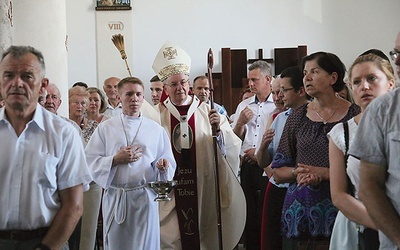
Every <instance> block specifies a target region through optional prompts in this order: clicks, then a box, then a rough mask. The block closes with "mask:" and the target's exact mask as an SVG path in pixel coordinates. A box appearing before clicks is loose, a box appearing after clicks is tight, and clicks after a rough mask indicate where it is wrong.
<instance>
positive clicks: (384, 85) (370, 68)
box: [328, 54, 395, 250]
mask: <svg viewBox="0 0 400 250" xmlns="http://www.w3.org/2000/svg"><path fill="white" fill-rule="evenodd" d="M349 79H350V81H351V87H352V89H353V93H354V99H355V101H356V103H357V104H358V105H359V106H360V107H361V111H362V112H361V113H360V114H358V115H357V116H355V117H354V118H352V119H350V120H349V121H348V122H347V124H337V125H336V126H335V127H333V129H332V130H331V132H329V134H328V135H329V160H330V164H331V166H330V178H331V183H330V184H331V194H332V201H333V204H334V205H335V206H336V207H337V208H338V209H339V210H340V211H339V213H338V216H337V218H336V221H335V226H334V229H333V233H332V239H331V249H344V250H345V249H349V250H350V249H357V247H358V245H359V243H361V242H363V240H364V241H367V242H368V243H367V244H360V246H361V248H359V249H371V250H372V249H378V248H379V240H378V232H377V231H375V230H373V228H375V224H374V223H373V222H372V219H371V217H370V216H369V215H368V213H367V210H366V208H365V206H364V205H363V204H362V203H361V202H360V201H359V200H358V180H359V169H360V161H359V160H358V159H356V158H354V157H353V156H347V157H345V156H346V155H347V151H348V149H349V147H351V144H352V142H353V139H354V137H355V136H356V132H357V128H358V123H359V121H360V119H361V117H362V115H363V113H364V110H365V109H366V108H367V106H368V105H369V104H370V103H371V102H372V101H373V100H374V99H375V98H376V97H378V96H380V95H384V94H386V93H388V92H389V91H391V90H392V89H393V87H394V82H395V77H394V71H393V68H392V66H391V65H390V62H389V59H388V58H387V57H386V58H382V57H381V56H377V55H375V54H367V55H361V56H359V57H358V58H357V59H356V60H355V61H354V63H353V65H352V66H351V67H350V70H349ZM346 125H347V128H348V137H347V144H346V138H345V135H344V126H346ZM346 145H348V146H347V147H346ZM349 180H350V182H349ZM350 191H352V192H350ZM346 217H347V218H346ZM350 220H351V221H350ZM353 221H354V222H353ZM346 224H348V226H346ZM357 227H358V228H359V229H360V232H362V233H361V234H358V232H357ZM345 228H348V230H345ZM343 234H345V235H343ZM351 235H352V236H351ZM362 235H364V236H366V237H367V238H365V237H364V238H363V237H361V238H360V240H359V236H362ZM367 235H368V236H367Z"/></svg>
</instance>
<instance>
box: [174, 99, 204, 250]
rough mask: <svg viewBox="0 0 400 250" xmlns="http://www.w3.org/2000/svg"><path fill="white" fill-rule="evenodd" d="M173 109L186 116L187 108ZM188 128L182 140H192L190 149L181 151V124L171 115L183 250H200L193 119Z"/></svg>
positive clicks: (177, 203)
mask: <svg viewBox="0 0 400 250" xmlns="http://www.w3.org/2000/svg"><path fill="white" fill-rule="evenodd" d="M175 107H176V109H177V110H178V111H179V114H180V115H181V116H183V115H186V114H187V113H188V110H189V107H190V105H185V106H175ZM181 119H182V118H181ZM188 125H189V131H188V132H189V133H188V134H183V135H182V136H183V137H185V136H189V138H190V137H191V140H190V147H189V148H187V149H181V148H180V143H179V136H181V130H180V121H179V120H177V119H176V118H175V117H174V116H173V115H171V130H172V131H171V140H173V144H174V145H173V147H172V149H173V153H174V157H175V160H176V164H177V168H176V171H175V176H174V180H176V181H177V182H178V185H177V186H176V187H175V202H176V206H175V209H176V212H177V214H178V222H179V230H180V234H181V243H182V249H184V250H186V249H190V250H200V236H199V215H198V199H197V173H196V143H195V117H194V115H192V116H191V117H190V118H189V121H188ZM179 151H180V152H179Z"/></svg>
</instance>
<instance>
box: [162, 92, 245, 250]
mask: <svg viewBox="0 0 400 250" xmlns="http://www.w3.org/2000/svg"><path fill="white" fill-rule="evenodd" d="M171 105H172V103H171V102H170V100H169V98H167V100H165V101H164V102H163V103H162V104H160V105H158V106H157V109H158V110H159V112H160V118H161V124H162V126H163V127H164V128H165V130H166V131H167V133H168V134H169V135H170V139H171V144H172V150H173V154H174V157H175V160H176V163H177V169H176V172H175V177H174V179H175V180H176V181H177V182H178V185H177V186H176V187H175V188H174V190H173V191H172V193H171V198H172V200H171V201H169V202H161V203H160V226H161V249H174V250H180V249H183V250H192V249H201V250H213V249H218V241H219V239H218V232H217V231H218V226H217V215H216V214H217V213H216V202H215V200H216V193H215V177H214V167H215V161H214V149H213V138H212V134H211V125H210V123H209V118H208V114H209V112H210V106H209V105H207V104H206V103H200V101H199V99H198V98H197V97H195V96H194V97H193V101H192V103H191V104H190V105H188V106H178V107H176V106H173V105H172V106H173V107H172V106H171ZM185 115H186V116H185ZM220 117H221V122H220V129H221V136H222V137H221V138H220V139H221V140H222V142H223V145H224V147H225V150H226V155H223V154H222V153H221V151H220V150H219V149H218V163H219V164H218V165H219V173H220V175H219V177H220V199H221V215H222V234H223V237H222V238H223V243H224V244H223V245H224V249H233V248H234V247H235V246H236V244H237V243H238V241H239V239H240V237H241V235H242V233H243V229H244V224H245V219H246V218H245V217H246V206H245V205H246V201H245V198H244V195H243V191H242V189H241V187H240V184H239V182H238V180H237V178H236V177H237V174H238V171H239V153H240V145H241V140H240V139H239V138H238V137H237V136H236V135H235V134H234V133H233V131H232V129H231V127H230V125H229V122H228V120H227V119H226V117H224V116H220Z"/></svg>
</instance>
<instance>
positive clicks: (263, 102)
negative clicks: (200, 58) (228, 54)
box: [232, 61, 275, 249]
mask: <svg viewBox="0 0 400 250" xmlns="http://www.w3.org/2000/svg"><path fill="white" fill-rule="evenodd" d="M248 79H249V87H250V89H251V92H253V93H254V94H255V95H254V96H253V97H250V98H248V99H246V100H244V101H242V102H241V103H239V105H238V107H237V109H236V112H235V117H238V118H237V119H236V120H235V121H234V122H233V125H232V126H233V131H234V132H235V134H236V135H237V136H239V138H241V139H242V140H243V143H242V149H241V158H242V165H241V170H240V171H241V172H240V179H241V184H242V187H243V191H244V194H245V196H246V204H247V220H246V228H245V232H244V237H245V244H246V247H248V248H249V249H259V248H260V237H259V235H260V234H261V211H262V203H263V198H264V192H265V188H266V186H267V184H268V177H266V176H262V175H263V170H262V169H261V168H259V166H258V165H257V159H256V157H255V155H254V153H255V148H256V145H257V141H258V138H259V137H260V136H262V135H263V133H264V129H265V127H266V124H267V121H268V119H269V117H270V115H271V113H272V112H273V111H274V110H275V104H274V102H273V99H272V95H271V80H272V76H271V66H270V65H269V63H267V62H265V61H256V62H254V63H253V64H251V65H250V66H249V73H248ZM254 235H257V237H254Z"/></svg>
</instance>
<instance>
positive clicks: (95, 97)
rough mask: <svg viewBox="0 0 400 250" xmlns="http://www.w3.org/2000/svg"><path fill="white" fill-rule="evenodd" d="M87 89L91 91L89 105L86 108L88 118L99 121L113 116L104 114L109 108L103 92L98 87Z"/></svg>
mask: <svg viewBox="0 0 400 250" xmlns="http://www.w3.org/2000/svg"><path fill="white" fill-rule="evenodd" d="M86 91H87V92H88V93H89V106H88V108H87V110H86V114H87V115H86V118H88V119H89V120H94V121H97V122H98V123H101V122H102V121H105V120H107V119H109V118H111V117H110V116H107V115H104V112H105V111H106V109H107V103H106V98H105V96H104V94H103V92H102V91H101V90H100V89H98V88H96V87H90V88H87V89H86Z"/></svg>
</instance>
